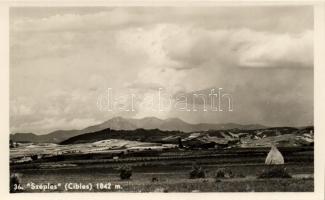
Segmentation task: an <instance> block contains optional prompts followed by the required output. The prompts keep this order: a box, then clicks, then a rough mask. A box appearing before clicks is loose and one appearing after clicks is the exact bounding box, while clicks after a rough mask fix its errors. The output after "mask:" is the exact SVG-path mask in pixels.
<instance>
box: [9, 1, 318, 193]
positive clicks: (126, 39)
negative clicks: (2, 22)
mask: <svg viewBox="0 0 325 200" xmlns="http://www.w3.org/2000/svg"><path fill="white" fill-rule="evenodd" d="M314 13H315V12H314V7H313V6H312V5H294V4H292V5H259V4H256V5H241V6H239V5H228V6H225V5H213V6H204V5H202V6H186V5H181V6H172V5H171V6H11V7H10V8H9V22H8V23H9V75H8V76H9V133H8V135H9V137H8V141H6V142H7V144H8V147H6V148H7V149H9V161H8V162H9V172H8V173H9V179H10V180H8V182H9V188H8V189H7V190H8V192H10V193H12V194H11V195H16V194H13V193H88V192H94V193H116V192H119V193H152V192H158V193H207V192H209V193H224V192H227V193H239V192H244V193H252V192H253V193H258V192H274V193H275V192H286V193H289V192H300V193H302V192H303V193H308V192H314V191H315V182H314V174H315V155H314V154H315V153H314V135H316V134H319V133H318V132H317V129H314V110H315V109H314V63H315V62H314V44H315V42H314V41H315V39H314V38H315V37H314V27H315V26H314V24H315V21H314ZM6 134H7V133H6Z"/></svg>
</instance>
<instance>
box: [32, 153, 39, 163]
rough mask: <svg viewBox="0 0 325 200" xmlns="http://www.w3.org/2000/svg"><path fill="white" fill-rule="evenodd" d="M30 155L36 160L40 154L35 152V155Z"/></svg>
mask: <svg viewBox="0 0 325 200" xmlns="http://www.w3.org/2000/svg"><path fill="white" fill-rule="evenodd" d="M30 157H31V159H32V160H34V161H35V160H37V159H38V155H36V154H35V155H31V156H30Z"/></svg>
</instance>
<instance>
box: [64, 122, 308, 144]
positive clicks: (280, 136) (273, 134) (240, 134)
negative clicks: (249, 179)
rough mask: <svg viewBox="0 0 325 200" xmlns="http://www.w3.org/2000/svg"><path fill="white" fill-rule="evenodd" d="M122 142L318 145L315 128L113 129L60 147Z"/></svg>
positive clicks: (71, 141)
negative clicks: (197, 130)
mask: <svg viewBox="0 0 325 200" xmlns="http://www.w3.org/2000/svg"><path fill="white" fill-rule="evenodd" d="M109 139H121V140H129V141H140V142H151V143H163V144H180V143H181V145H184V146H187V147H197V148H215V147H220V148H226V147H235V146H236V147H258V146H259V147H266V146H270V145H271V144H275V145H277V146H284V147H286V146H310V145H313V142H314V134H313V127H305V128H300V129H299V128H292V127H277V128H266V129H257V130H241V129H231V130H209V131H202V132H195V133H185V132H180V131H162V130H159V129H152V130H146V129H136V130H112V129H105V130H101V131H98V132H93V133H87V134H83V135H78V136H75V137H72V138H69V139H67V140H65V141H63V142H61V143H60V144H62V145H66V144H80V143H92V142H97V141H101V140H109Z"/></svg>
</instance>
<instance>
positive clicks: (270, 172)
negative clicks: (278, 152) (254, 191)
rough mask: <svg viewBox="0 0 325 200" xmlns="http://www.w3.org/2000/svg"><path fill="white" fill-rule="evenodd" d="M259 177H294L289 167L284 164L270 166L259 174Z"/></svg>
mask: <svg viewBox="0 0 325 200" xmlns="http://www.w3.org/2000/svg"><path fill="white" fill-rule="evenodd" d="M257 177H258V178H292V176H291V175H290V174H289V173H288V171H287V169H286V168H285V167H283V166H269V167H268V168H266V169H264V170H263V171H262V173H260V174H258V175H257Z"/></svg>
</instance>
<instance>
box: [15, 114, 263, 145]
mask: <svg viewBox="0 0 325 200" xmlns="http://www.w3.org/2000/svg"><path fill="white" fill-rule="evenodd" d="M108 128H109V129H113V130H136V129H146V130H149V129H159V130H162V131H181V132H186V133H189V132H197V131H208V130H229V129H236V128H237V129H241V130H256V129H263V128H266V127H265V126H262V125H259V124H251V125H241V124H235V123H226V124H209V123H200V124H190V123H187V122H184V121H183V120H181V119H179V118H169V119H165V120H162V119H158V118H156V117H146V118H142V119H131V118H122V117H114V118H112V119H110V120H107V121H105V122H103V123H101V124H97V125H93V126H89V127H87V128H84V129H82V130H57V131H54V132H51V133H49V134H45V135H36V134H33V133H16V134H12V135H10V139H12V140H14V141H17V142H43V143H60V142H62V141H64V140H66V139H68V138H71V137H74V136H77V135H81V134H85V133H92V132H97V131H101V130H104V129H108Z"/></svg>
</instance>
